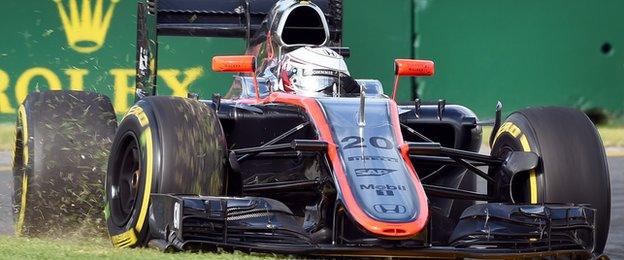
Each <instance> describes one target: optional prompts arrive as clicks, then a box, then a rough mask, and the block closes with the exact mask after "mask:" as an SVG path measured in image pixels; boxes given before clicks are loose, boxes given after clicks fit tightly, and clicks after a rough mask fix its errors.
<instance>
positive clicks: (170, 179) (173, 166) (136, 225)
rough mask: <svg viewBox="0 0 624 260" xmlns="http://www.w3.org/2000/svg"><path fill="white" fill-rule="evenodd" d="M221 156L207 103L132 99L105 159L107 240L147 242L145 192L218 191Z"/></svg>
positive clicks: (222, 144)
mask: <svg viewBox="0 0 624 260" xmlns="http://www.w3.org/2000/svg"><path fill="white" fill-rule="evenodd" d="M225 158H226V141H225V136H224V134H223V129H222V127H221V124H220V122H219V120H218V118H217V115H216V113H215V111H214V110H213V109H212V108H210V107H208V106H207V105H205V104H202V103H201V102H199V101H197V100H193V99H186V98H179V97H167V96H154V97H147V98H144V99H142V100H141V101H139V102H137V103H136V104H135V105H134V106H133V107H131V108H130V110H129V111H128V113H127V114H126V115H125V117H124V118H123V119H122V120H121V123H120V124H119V129H118V131H117V134H116V136H115V140H114V142H113V148H112V150H111V155H110V158H109V163H108V173H107V176H106V207H105V215H106V224H107V226H108V233H109V235H110V238H111V240H112V243H113V245H114V246H116V247H134V246H141V245H145V243H146V242H148V237H149V232H148V229H149V228H148V227H147V226H148V217H149V215H150V212H149V205H150V194H154V193H173V194H195V195H221V194H223V192H224V189H225V187H224V166H225V162H226V161H225ZM155 217H158V216H155Z"/></svg>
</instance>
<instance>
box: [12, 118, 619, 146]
mask: <svg viewBox="0 0 624 260" xmlns="http://www.w3.org/2000/svg"><path fill="white" fill-rule="evenodd" d="M598 131H599V132H600V136H601V137H602V142H603V143H604V145H605V147H624V126H599V127H598ZM491 132H492V127H489V126H486V127H483V145H485V146H489V145H488V140H489V138H490V133H491ZM13 142H15V125H14V124H13V123H0V151H12V150H13V145H14V144H13Z"/></svg>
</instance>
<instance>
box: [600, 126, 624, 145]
mask: <svg viewBox="0 0 624 260" xmlns="http://www.w3.org/2000/svg"><path fill="white" fill-rule="evenodd" d="M598 132H600V137H602V142H603V143H604V145H605V146H606V147H624V127H622V126H601V127H598Z"/></svg>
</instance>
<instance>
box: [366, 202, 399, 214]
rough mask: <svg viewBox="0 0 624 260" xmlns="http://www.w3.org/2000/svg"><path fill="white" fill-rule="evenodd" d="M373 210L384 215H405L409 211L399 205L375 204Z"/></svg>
mask: <svg viewBox="0 0 624 260" xmlns="http://www.w3.org/2000/svg"><path fill="white" fill-rule="evenodd" d="M373 208H374V209H375V211H377V212H379V213H383V214H404V213H405V212H406V211H407V209H406V208H405V206H403V205H397V204H375V205H374V206H373Z"/></svg>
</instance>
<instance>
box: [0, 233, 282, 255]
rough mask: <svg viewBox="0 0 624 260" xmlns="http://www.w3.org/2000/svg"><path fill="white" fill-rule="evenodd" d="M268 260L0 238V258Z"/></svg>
mask: <svg viewBox="0 0 624 260" xmlns="http://www.w3.org/2000/svg"><path fill="white" fill-rule="evenodd" d="M94 258H97V259H159V260H161V259H162V260H166V259H272V258H273V257H272V256H268V255H249V254H244V253H240V252H236V253H233V254H229V253H223V254H216V253H162V252H160V251H158V250H155V249H149V248H139V249H129V248H123V249H119V248H113V247H112V245H111V244H110V242H109V240H107V239H106V238H82V237H72V238H68V239H41V238H16V237H14V236H0V259H94Z"/></svg>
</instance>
